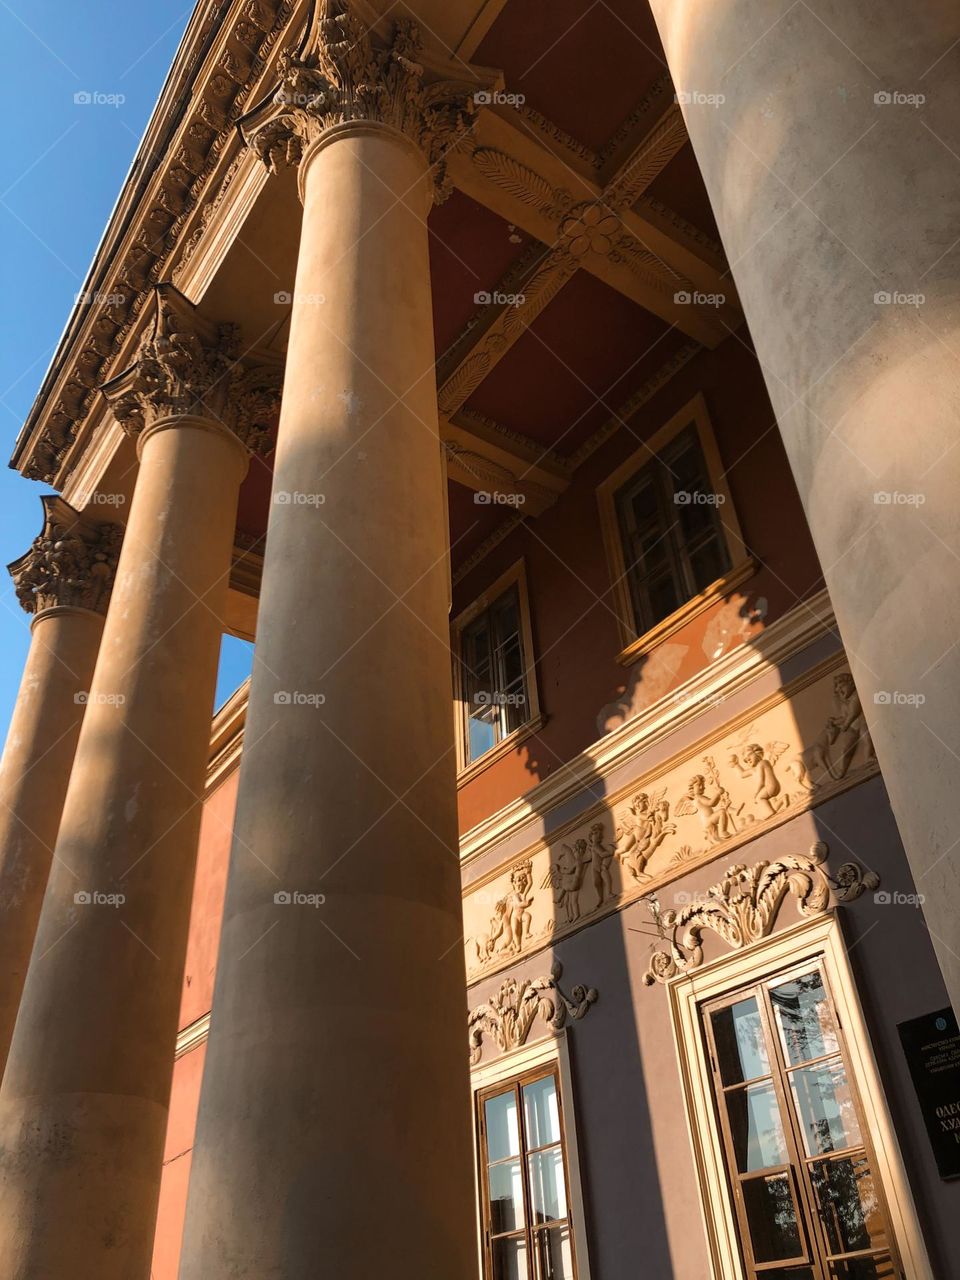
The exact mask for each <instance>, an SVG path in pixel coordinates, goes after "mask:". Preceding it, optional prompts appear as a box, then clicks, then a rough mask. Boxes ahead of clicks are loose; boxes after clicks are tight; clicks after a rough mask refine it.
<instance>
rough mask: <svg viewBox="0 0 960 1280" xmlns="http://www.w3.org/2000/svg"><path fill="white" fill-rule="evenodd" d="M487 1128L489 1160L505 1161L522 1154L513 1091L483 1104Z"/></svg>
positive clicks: (501, 1094) (489, 1099)
mask: <svg viewBox="0 0 960 1280" xmlns="http://www.w3.org/2000/svg"><path fill="white" fill-rule="evenodd" d="M483 1110H484V1115H485V1119H486V1127H487V1159H488V1160H490V1161H491V1162H492V1161H494V1160H505V1159H506V1158H507V1156H518V1155H519V1154H520V1126H519V1124H518V1123H517V1099H516V1095H515V1094H514V1092H513V1090H512V1089H511V1090H510V1092H509V1093H499V1094H497V1096H496V1097H495V1098H488V1099H487V1100H486V1102H485V1103H484V1104H483Z"/></svg>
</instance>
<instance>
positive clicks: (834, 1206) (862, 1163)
mask: <svg viewBox="0 0 960 1280" xmlns="http://www.w3.org/2000/svg"><path fill="white" fill-rule="evenodd" d="M810 1179H811V1182H812V1183H813V1194H814V1196H815V1197H816V1200H817V1209H818V1211H819V1213H820V1219H821V1221H822V1222H823V1229H824V1231H825V1232H826V1236H827V1244H828V1247H829V1251H830V1252H831V1253H855V1252H856V1251H857V1250H858V1249H882V1248H883V1247H884V1245H885V1244H886V1243H887V1240H886V1234H885V1232H884V1229H883V1218H882V1217H881V1214H880V1200H879V1197H878V1196H877V1189H876V1186H875V1184H874V1180H873V1171H872V1170H871V1168H870V1163H869V1161H868V1160H867V1157H866V1155H858V1156H841V1157H840V1158H839V1159H838V1160H818V1161H817V1162H816V1164H814V1165H812V1166H811V1168H810Z"/></svg>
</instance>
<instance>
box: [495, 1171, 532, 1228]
mask: <svg viewBox="0 0 960 1280" xmlns="http://www.w3.org/2000/svg"><path fill="white" fill-rule="evenodd" d="M487 1174H488V1177H489V1180H490V1230H491V1232H492V1233H493V1234H494V1235H500V1234H501V1233H503V1232H505V1231H516V1230H517V1229H522V1228H523V1225H524V1223H523V1169H522V1167H521V1164H520V1161H519V1160H508V1161H506V1162H505V1163H504V1164H492V1165H490V1167H489V1169H488V1170H487Z"/></svg>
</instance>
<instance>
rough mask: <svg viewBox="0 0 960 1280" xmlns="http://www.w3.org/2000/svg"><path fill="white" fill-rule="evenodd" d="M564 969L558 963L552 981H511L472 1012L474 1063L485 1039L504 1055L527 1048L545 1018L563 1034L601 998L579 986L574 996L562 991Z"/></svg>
mask: <svg viewBox="0 0 960 1280" xmlns="http://www.w3.org/2000/svg"><path fill="white" fill-rule="evenodd" d="M562 976H563V965H562V964H561V963H560V961H559V960H555V961H554V963H553V966H552V967H551V970H550V976H549V977H543V978H524V979H523V980H520V979H518V978H507V979H505V980H504V982H503V983H501V985H500V989H499V991H498V992H497V994H496V995H495V996H494V997H493V998H492V999H491V1000H489V1001H487V1002H486V1003H485V1004H480V1005H477V1007H476V1008H474V1009H471V1010H470V1013H469V1015H468V1018H467V1028H468V1040H469V1046H470V1062H471V1064H473V1065H476V1064H477V1063H478V1062H479V1061H480V1058H481V1056H482V1055H483V1039H484V1036H490V1037H491V1039H492V1040H493V1041H494V1043H495V1044H496V1046H497V1048H498V1049H499V1050H500V1051H501V1053H508V1052H509V1051H510V1050H511V1049H516V1048H519V1046H520V1045H522V1044H525V1043H526V1040H527V1036H528V1035H529V1034H530V1028H531V1027H532V1026H533V1023H534V1021H535V1020H536V1019H537V1018H538V1017H539V1018H541V1019H542V1020H543V1021H544V1022H545V1023H546V1024H547V1026H548V1027H549V1028H550V1030H551V1031H562V1030H563V1028H564V1027H565V1026H566V1022H567V1018H568V1017H570V1018H573V1019H574V1020H575V1021H579V1020H580V1019H581V1018H583V1017H584V1016H585V1015H586V1013H587V1012H588V1010H589V1008H590V1006H591V1005H592V1004H595V1003H596V1001H597V998H598V995H597V991H596V989H595V988H594V987H585V986H582V985H577V986H575V987H574V988H573V990H572V992H571V993H570V995H569V996H568V995H566V994H565V993H564V992H563V991H562V990H561V988H560V985H559V983H560V979H561V977H562Z"/></svg>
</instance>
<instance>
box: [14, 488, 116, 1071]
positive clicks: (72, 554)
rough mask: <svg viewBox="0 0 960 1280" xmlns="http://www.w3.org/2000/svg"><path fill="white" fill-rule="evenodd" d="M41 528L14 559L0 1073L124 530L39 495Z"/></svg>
mask: <svg viewBox="0 0 960 1280" xmlns="http://www.w3.org/2000/svg"><path fill="white" fill-rule="evenodd" d="M40 501H41V502H42V503H43V515H44V521H43V531H42V532H41V533H40V534H39V536H38V537H36V538H35V539H34V541H33V545H32V546H31V548H30V550H29V551H28V552H27V553H26V555H23V556H21V557H20V559H19V560H15V561H14V562H13V564H11V565H10V566H9V569H10V574H11V576H12V577H13V581H14V585H15V587H16V591H17V597H18V599H19V601H20V603H21V604H22V605H23V607H24V609H25V610H26V611H27V613H30V614H32V615H33V622H32V623H31V626H30V649H29V651H28V653H27V661H26V664H25V666H24V670H23V678H22V680H21V681H20V691H19V693H18V695H17V701H16V704H15V706H14V708H13V715H12V717H11V719H10V728H9V731H8V733H7V744H6V747H5V749H4V753H3V763H2V765H0V1077H2V1075H3V1068H4V1064H5V1063H6V1060H7V1050H8V1049H9V1047H10V1037H11V1036H12V1035H13V1024H14V1022H15V1021H16V1017H17V1009H18V1008H19V1007H20V993H21V992H22V990H23V982H24V979H25V977H26V974H27V964H28V963H29V960H30V952H31V950H32V949H33V939H34V935H35V933H36V931H37V921H38V919H39V918H40V907H41V905H42V903H43V892H44V889H46V887H47V877H48V875H49V873H50V860H51V858H52V856H53V845H54V841H55V840H56V838H57V828H58V827H59V826H60V813H61V810H62V809H63V798H64V796H65V795H66V792H67V782H68V781H69V778H70V769H71V766H72V765H73V756H74V752H75V750H76V746H77V738H78V736H79V734H80V724H81V721H82V720H83V712H84V708H85V707H86V702H87V694H88V692H89V690H90V682H91V679H92V677H93V667H94V663H95V662H96V660H97V650H98V649H99V647H100V634H101V632H102V630H103V615H104V613H105V612H106V608H107V601H108V600H109V598H110V588H111V586H112V583H113V575H114V571H115V570H116V565H117V555H118V554H119V550H120V541H121V539H122V536H123V529H122V527H121V526H120V525H116V524H91V523H88V522H87V521H85V520H83V519H82V518H81V517H80V515H79V514H78V513H77V512H76V511H74V510H73V508H72V507H70V506H69V505H68V504H67V503H66V502H64V500H63V499H62V498H60V497H57V496H54V495H51V496H48V497H44V498H41V499H40Z"/></svg>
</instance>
